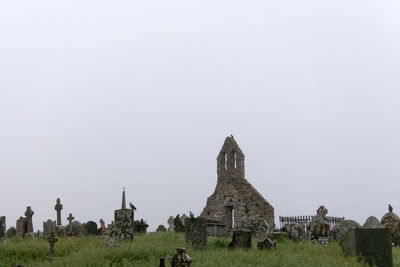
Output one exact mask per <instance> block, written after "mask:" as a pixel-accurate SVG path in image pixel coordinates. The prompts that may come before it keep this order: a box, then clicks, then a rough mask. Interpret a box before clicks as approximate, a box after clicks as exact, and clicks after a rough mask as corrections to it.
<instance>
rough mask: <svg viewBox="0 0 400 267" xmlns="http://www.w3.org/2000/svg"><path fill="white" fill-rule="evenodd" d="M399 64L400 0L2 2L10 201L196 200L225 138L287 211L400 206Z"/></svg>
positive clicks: (0, 137)
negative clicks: (232, 138)
mask: <svg viewBox="0 0 400 267" xmlns="http://www.w3.org/2000/svg"><path fill="white" fill-rule="evenodd" d="M399 72H400V2H399V1H394V0H393V1H381V0H380V1H368V0H358V1H354V0H336V1H321V0H315V1H311V0H305V1H298V0H286V1H98V0H96V1H11V0H10V1H2V2H0V184H1V186H0V190H1V193H0V215H5V216H7V227H10V226H12V225H15V220H16V219H17V218H18V217H19V216H22V215H23V213H24V211H25V208H26V206H28V205H30V206H32V209H33V210H34V211H35V215H34V217H33V222H34V227H35V228H36V229H38V228H40V229H41V228H42V221H44V220H47V219H48V218H53V219H55V217H56V216H55V215H56V214H55V211H54V205H55V202H56V198H57V197H60V198H61V201H62V204H63V205H64V210H63V223H64V224H65V223H66V217H67V216H68V213H69V212H72V213H73V215H74V216H75V218H76V219H77V220H79V221H88V220H94V221H96V222H97V223H98V221H99V219H100V218H103V219H104V220H105V221H106V223H110V221H111V220H112V218H113V211H114V210H115V209H117V208H119V207H120V202H121V189H122V187H123V186H126V187H127V191H126V194H127V200H128V201H130V202H133V203H134V204H135V205H136V207H137V213H136V214H137V215H136V218H139V219H140V218H144V219H145V220H147V221H148V222H149V224H150V226H151V229H155V228H156V227H157V226H158V225H159V224H164V225H166V220H167V218H168V217H169V216H170V215H176V214H177V213H183V212H185V213H186V214H188V212H189V210H192V211H193V212H194V213H195V214H199V213H200V212H201V210H202V209H203V207H204V206H205V203H206V199H207V197H208V196H209V195H210V194H211V193H212V192H213V190H214V187H215V185H216V178H217V176H216V156H217V154H218V152H219V149H220V147H221V146H222V144H223V141H224V138H225V137H226V136H227V135H230V134H233V135H234V136H235V138H236V140H237V142H238V144H239V146H241V148H242V150H243V152H244V153H245V155H246V161H245V166H246V178H247V180H248V181H249V182H250V183H251V184H253V185H254V186H255V187H256V189H257V190H258V191H259V192H260V193H261V194H262V195H263V196H264V197H265V198H266V199H267V201H269V202H270V203H271V204H272V205H273V206H274V208H275V217H276V218H278V216H279V215H307V214H314V213H315V210H316V209H317V208H318V206H319V205H320V204H324V205H325V206H326V207H327V208H328V210H329V213H328V215H331V216H345V217H347V218H352V219H355V220H357V221H359V222H360V223H363V222H364V220H365V219H366V218H367V217H368V216H370V215H375V216H377V217H378V218H380V217H381V216H382V215H383V214H384V213H385V212H386V210H387V204H388V203H391V204H392V205H393V206H394V211H395V212H396V211H397V212H399V213H400V199H399V194H398V187H399V182H398V181H399V175H400V164H399V158H400V141H399V140H400V139H399V137H400V126H399V121H400V120H399V119H400V105H399V104H400V103H399V102H400V101H399V100H400V91H399V88H400V75H399V74H400V73H399ZM276 222H277V219H276Z"/></svg>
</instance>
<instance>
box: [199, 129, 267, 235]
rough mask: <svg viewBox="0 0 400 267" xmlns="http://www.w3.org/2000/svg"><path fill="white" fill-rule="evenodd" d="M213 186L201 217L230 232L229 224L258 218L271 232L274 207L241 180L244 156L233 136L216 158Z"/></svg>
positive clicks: (243, 177) (243, 174)
mask: <svg viewBox="0 0 400 267" xmlns="http://www.w3.org/2000/svg"><path fill="white" fill-rule="evenodd" d="M217 174H218V180H217V186H216V187H215V191H214V193H213V194H212V195H211V196H210V197H208V199H207V204H206V207H205V208H204V210H203V212H202V213H201V217H205V218H207V220H208V221H210V222H211V221H213V222H221V223H223V224H224V225H225V226H227V227H228V229H227V231H228V232H229V230H231V229H230V228H231V226H232V225H235V226H236V225H237V224H238V222H240V221H242V220H245V219H246V218H252V217H253V218H254V217H261V218H264V219H265V220H266V222H267V223H268V225H269V226H270V227H271V229H273V228H274V227H275V223H274V208H273V207H272V206H271V205H270V204H269V203H268V202H267V201H266V200H265V199H264V198H263V196H262V195H261V194H260V193H259V192H258V191H257V190H256V189H255V188H254V187H253V186H252V185H251V184H250V183H249V182H248V181H247V180H246V179H245V171H244V154H243V152H242V150H241V149H240V147H239V146H238V144H237V143H236V141H235V139H234V138H233V136H231V137H227V138H226V139H225V142H224V145H223V146H222V149H221V151H220V152H219V154H218V157H217Z"/></svg>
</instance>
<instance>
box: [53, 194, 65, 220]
mask: <svg viewBox="0 0 400 267" xmlns="http://www.w3.org/2000/svg"><path fill="white" fill-rule="evenodd" d="M54 209H55V210H56V211H57V226H62V223H61V210H62V209H63V205H62V204H61V200H60V199H59V198H57V201H56V205H55V206H54Z"/></svg>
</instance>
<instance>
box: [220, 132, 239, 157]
mask: <svg viewBox="0 0 400 267" xmlns="http://www.w3.org/2000/svg"><path fill="white" fill-rule="evenodd" d="M229 144H232V145H233V147H234V150H235V152H236V153H237V154H238V155H240V156H241V157H242V158H243V159H244V153H243V151H242V149H241V148H240V147H239V145H238V144H237V142H236V140H235V138H234V137H233V135H231V136H227V137H226V138H225V141H224V144H223V145H222V147H221V149H220V151H219V153H218V156H217V159H218V158H219V157H220V156H221V154H222V153H224V152H226V151H225V149H224V148H225V147H227V146H229Z"/></svg>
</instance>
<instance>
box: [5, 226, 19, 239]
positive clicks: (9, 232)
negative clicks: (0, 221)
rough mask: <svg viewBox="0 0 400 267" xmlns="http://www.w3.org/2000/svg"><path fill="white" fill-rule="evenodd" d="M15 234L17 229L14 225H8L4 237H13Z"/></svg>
mask: <svg viewBox="0 0 400 267" xmlns="http://www.w3.org/2000/svg"><path fill="white" fill-rule="evenodd" d="M16 235H17V230H15V227H14V226H12V227H10V228H9V229H8V230H7V232H6V238H13V237H15V236H16Z"/></svg>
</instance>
